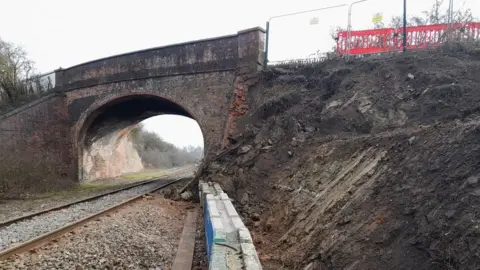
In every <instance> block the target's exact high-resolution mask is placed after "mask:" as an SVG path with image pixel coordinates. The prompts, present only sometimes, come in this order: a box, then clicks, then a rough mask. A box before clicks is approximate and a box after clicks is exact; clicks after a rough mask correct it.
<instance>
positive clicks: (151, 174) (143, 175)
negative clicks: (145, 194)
mask: <svg viewBox="0 0 480 270" xmlns="http://www.w3.org/2000/svg"><path fill="white" fill-rule="evenodd" d="M167 172H168V170H155V171H144V172H137V173H129V174H126V175H122V176H121V177H120V179H125V180H150V179H153V178H159V177H163V176H166V175H167Z"/></svg>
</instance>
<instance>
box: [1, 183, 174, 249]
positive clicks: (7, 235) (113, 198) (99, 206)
mask: <svg viewBox="0 0 480 270" xmlns="http://www.w3.org/2000/svg"><path fill="white" fill-rule="evenodd" d="M164 183H165V182H164V181H159V182H154V183H150V184H147V185H143V186H139V187H135V188H131V189H128V190H125V191H121V192H118V193H115V194H112V195H107V196H104V197H101V198H99V199H96V200H94V201H90V202H84V203H80V204H76V205H72V206H70V207H68V208H65V209H61V210H58V211H54V212H50V213H47V214H43V215H40V216H36V217H33V218H31V219H28V220H24V221H20V222H17V223H14V224H11V225H9V226H7V227H4V228H0V251H1V250H4V249H7V248H9V247H11V246H13V245H14V244H17V243H21V242H24V241H27V240H29V239H32V238H34V237H37V236H39V235H42V234H44V233H47V232H50V231H53V230H55V229H58V228H60V227H62V226H65V225H67V224H69V223H72V222H74V221H77V220H80V219H82V218H85V217H87V216H89V215H92V214H94V213H97V212H99V211H102V210H104V209H106V208H109V207H112V206H114V205H116V204H118V203H121V202H123V201H125V200H127V199H129V198H133V197H135V196H137V195H140V194H142V193H144V192H147V191H148V190H151V189H153V188H154V187H157V186H160V185H162V184H164Z"/></svg>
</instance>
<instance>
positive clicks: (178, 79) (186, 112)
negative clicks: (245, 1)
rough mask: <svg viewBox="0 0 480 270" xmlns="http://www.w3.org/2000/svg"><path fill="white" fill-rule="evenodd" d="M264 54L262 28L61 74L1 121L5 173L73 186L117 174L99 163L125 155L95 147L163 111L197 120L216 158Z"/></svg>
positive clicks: (121, 57)
mask: <svg viewBox="0 0 480 270" xmlns="http://www.w3.org/2000/svg"><path fill="white" fill-rule="evenodd" d="M263 56H264V30H263V29H260V28H252V29H248V30H244V31H240V32H238V33H237V34H235V35H229V36H222V37H218V38H212V39H206V40H200V41H193V42H187V43H182V44H175V45H169V46H165V47H159V48H153V49H147V50H142V51H136V52H131V53H126V54H122V55H116V56H111V57H107V58H103V59H98V60H95V61H91V62H88V63H84V64H80V65H77V66H74V67H70V68H67V69H58V70H56V71H55V73H54V81H55V84H54V88H53V91H52V93H51V94H49V95H47V96H44V97H42V98H40V99H38V100H36V101H34V102H31V103H29V104H27V105H25V106H23V107H20V108H18V109H16V110H14V111H12V112H9V113H7V114H5V115H1V116H0V142H2V143H1V144H0V157H2V158H0V161H1V162H0V163H2V165H1V166H3V167H4V168H0V175H1V174H2V173H1V172H2V171H1V170H2V169H3V170H7V169H8V170H19V171H21V172H23V173H25V174H29V175H32V174H33V175H35V174H36V173H39V171H40V172H42V174H39V175H40V176H43V173H46V174H47V175H50V176H51V177H52V178H54V177H57V178H62V179H69V180H71V181H77V180H80V181H82V180H91V179H93V178H100V177H109V176H112V175H111V174H112V173H110V172H102V173H100V172H98V171H96V169H95V165H94V164H99V163H102V162H103V163H104V165H105V167H108V166H117V167H119V166H120V167H121V166H127V165H128V164H123V163H121V162H120V161H119V158H121V157H119V158H115V156H118V155H121V153H115V151H112V152H110V153H100V154H99V153H93V152H92V150H91V148H93V147H92V145H94V144H95V142H97V141H101V143H103V144H105V143H112V144H115V143H116V144H117V145H118V144H119V142H120V143H122V142H121V141H122V138H125V137H126V136H125V135H126V134H128V131H130V130H131V129H132V128H133V126H134V125H135V124H137V123H139V122H140V121H142V120H144V119H146V118H148V117H151V116H154V115H160V114H176V115H183V116H187V117H190V118H193V119H195V120H196V121H197V122H198V124H199V126H200V128H201V130H202V132H203V136H204V140H205V153H206V154H207V155H213V154H215V153H217V152H218V151H220V150H221V149H222V148H223V147H224V146H226V144H227V143H228V137H229V136H230V135H231V134H232V133H233V132H234V131H235V123H236V119H237V117H239V116H241V115H243V114H245V112H246V111H247V110H248V107H247V106H246V100H245V99H246V96H245V93H246V91H247V90H248V88H249V87H250V86H252V85H253V84H255V83H256V80H257V77H258V76H257V74H258V73H259V71H260V70H261V69H263V66H262V63H263V62H262V61H263ZM102 138H103V139H102ZM105 138H107V139H105ZM125 141H126V140H123V143H126V142H125ZM107 152H108V151H107ZM109 155H110V158H106V157H108V156H109ZM2 159H3V160H2ZM92 159H97V160H92ZM99 159H100V160H99ZM7 166H8V168H7ZM4 175H8V174H4ZM3 178H5V177H3ZM7 178H8V177H7ZM2 181H4V182H5V181H7V182H8V181H12V179H10V180H9V179H2ZM15 181H16V180H15ZM39 181H40V179H39ZM44 181H45V184H47V185H48V184H52V183H50V182H49V180H44ZM13 184H14V183H4V185H3V186H4V188H5V186H9V185H13ZM53 184H55V183H53ZM26 188H27V189H28V188H29V187H26Z"/></svg>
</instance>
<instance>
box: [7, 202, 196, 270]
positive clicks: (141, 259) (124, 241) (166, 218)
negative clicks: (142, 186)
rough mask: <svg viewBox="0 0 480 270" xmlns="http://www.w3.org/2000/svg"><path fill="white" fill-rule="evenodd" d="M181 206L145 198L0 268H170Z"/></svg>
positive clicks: (181, 220) (182, 215) (183, 209)
mask: <svg viewBox="0 0 480 270" xmlns="http://www.w3.org/2000/svg"><path fill="white" fill-rule="evenodd" d="M187 205H188V204H187V203H185V202H174V201H170V200H167V199H164V198H160V196H158V195H157V196H155V197H152V198H149V199H143V200H141V201H138V202H136V203H134V204H132V205H128V206H126V207H124V208H122V209H120V210H119V211H118V212H115V213H112V214H111V215H109V216H103V217H102V218H101V219H99V220H96V221H93V222H89V223H87V227H81V228H77V229H75V230H74V231H73V232H71V233H68V234H66V235H64V236H62V237H61V238H60V239H58V240H56V241H54V242H52V243H50V244H48V245H46V246H44V247H42V248H39V249H36V250H35V251H33V252H30V253H24V254H22V255H19V256H15V257H13V258H11V259H8V260H7V261H4V262H2V264H0V269H2V270H3V269H76V270H82V269H170V268H171V265H172V263H173V260H174V258H175V255H176V251H177V247H178V242H179V240H180V236H181V233H182V229H183V223H184V220H185V217H186V211H187V210H186V207H187Z"/></svg>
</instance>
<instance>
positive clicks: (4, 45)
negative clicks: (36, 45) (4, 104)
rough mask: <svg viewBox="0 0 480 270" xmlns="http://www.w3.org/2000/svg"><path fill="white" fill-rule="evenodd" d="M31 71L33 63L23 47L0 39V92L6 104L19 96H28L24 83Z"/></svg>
mask: <svg viewBox="0 0 480 270" xmlns="http://www.w3.org/2000/svg"><path fill="white" fill-rule="evenodd" d="M33 71H34V63H33V61H31V60H30V59H28V55H27V52H26V51H25V49H24V48H23V47H21V46H19V45H16V44H13V43H11V42H6V41H3V40H1V39H0V91H3V93H4V94H5V95H6V97H7V99H8V102H10V103H14V102H15V101H16V98H18V97H19V96H20V95H25V94H28V93H27V92H28V88H27V85H26V84H25V81H26V80H28V79H29V78H30V76H32V74H33Z"/></svg>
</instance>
